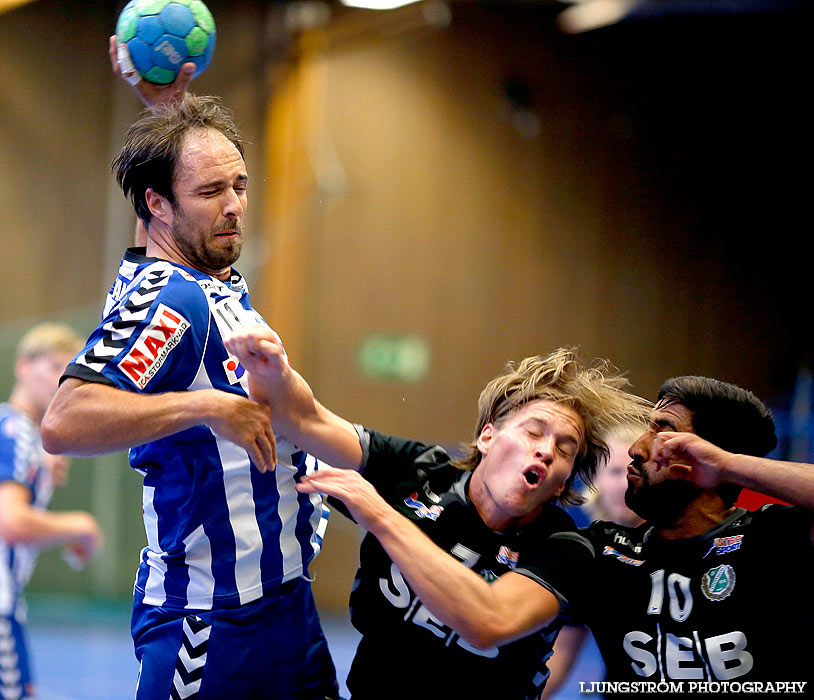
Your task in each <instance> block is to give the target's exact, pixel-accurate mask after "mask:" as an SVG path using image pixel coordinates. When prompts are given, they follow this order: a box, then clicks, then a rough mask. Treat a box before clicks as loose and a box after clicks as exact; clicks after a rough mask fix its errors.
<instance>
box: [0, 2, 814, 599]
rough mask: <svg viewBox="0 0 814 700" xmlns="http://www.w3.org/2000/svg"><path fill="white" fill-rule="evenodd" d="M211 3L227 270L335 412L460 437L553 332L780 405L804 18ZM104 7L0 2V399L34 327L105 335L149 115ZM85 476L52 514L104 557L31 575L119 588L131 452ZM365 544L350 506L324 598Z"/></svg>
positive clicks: (800, 354) (795, 303) (621, 358)
mask: <svg viewBox="0 0 814 700" xmlns="http://www.w3.org/2000/svg"><path fill="white" fill-rule="evenodd" d="M207 4H208V5H209V6H210V8H211V10H212V12H213V14H214V16H215V19H216V22H217V24H218V47H217V49H216V52H215V58H214V60H213V63H212V65H211V66H210V68H208V69H207V71H206V72H205V73H204V74H203V75H202V76H201V77H200V78H199V79H198V80H197V81H196V83H194V85H195V89H196V90H197V91H199V92H214V93H216V94H220V95H222V96H223V97H224V99H225V101H226V103H227V104H229V105H230V106H231V107H232V108H233V109H234V111H235V112H236V114H237V116H238V121H239V123H240V124H241V126H242V127H243V129H244V131H245V135H246V137H247V140H248V141H249V144H248V147H247V161H248V166H249V171H250V175H251V186H250V206H249V209H250V214H249V217H248V229H249V231H250V233H251V235H253V236H254V240H253V241H252V242H251V245H250V247H249V249H248V250H247V251H246V253H245V254H244V256H243V259H242V260H241V265H240V267H241V269H242V270H243V271H244V272H248V276H249V279H250V281H251V283H252V287H253V290H254V300H255V305H256V307H257V308H258V309H259V310H261V311H262V312H263V313H264V315H265V316H266V317H267V318H268V319H269V321H270V322H271V323H272V325H273V326H275V327H276V328H277V329H278V330H279V331H280V333H281V334H282V336H283V339H284V341H285V342H286V345H287V348H288V351H289V353H290V355H291V358H292V362H293V363H294V364H295V366H296V367H297V368H298V369H300V370H301V371H302V373H303V374H304V375H305V376H306V377H308V378H309V379H310V380H311V382H312V384H313V385H314V387H315V389H316V391H317V394H318V396H319V398H320V399H322V400H323V401H324V402H325V403H326V404H327V405H329V406H330V407H332V408H334V409H335V410H337V411H338V412H340V413H342V414H344V415H345V416H346V417H348V418H350V419H352V420H356V421H360V422H366V423H369V424H371V425H374V426H376V427H379V428H382V429H384V430H388V431H393V432H399V433H403V434H408V435H412V436H415V437H419V438H423V439H425V440H434V441H440V442H443V443H445V444H447V445H449V446H453V447H454V446H455V445H456V444H457V443H459V442H460V441H462V440H466V439H468V438H469V431H470V427H471V423H472V421H473V419H474V408H475V402H476V399H477V394H478V391H479V389H480V387H481V386H482V384H483V383H484V382H485V381H486V380H487V379H488V378H490V377H491V376H493V375H494V374H496V373H498V372H499V371H500V369H501V368H502V366H503V365H504V363H505V362H506V361H508V360H510V359H520V358H521V357H523V356H525V355H528V354H531V353H536V352H547V351H549V350H551V349H553V348H554V347H556V346H558V345H562V344H577V345H580V346H581V347H582V348H583V350H584V352H585V354H586V355H602V356H607V357H610V358H611V359H612V360H613V361H614V362H616V363H617V364H618V365H619V366H620V367H622V368H624V369H626V370H627V371H628V372H629V376H630V378H631V380H632V381H633V383H634V385H635V386H636V388H637V389H638V390H639V391H640V392H641V393H643V394H645V395H648V396H652V395H653V393H654V392H655V390H656V388H657V386H658V384H659V382H660V381H661V380H662V379H663V378H665V377H666V376H668V375H673V374H679V373H702V374H710V375H713V376H719V377H721V378H724V379H728V380H730V381H734V382H737V383H742V384H744V385H746V386H749V387H751V388H753V389H754V390H755V391H756V392H757V393H759V394H760V395H761V396H762V397H764V398H766V399H768V400H770V401H772V400H776V401H778V402H782V401H783V400H784V397H785V396H786V394H787V393H788V392H789V391H790V390H791V388H792V386H793V383H794V379H795V376H796V375H797V373H798V370H799V369H800V367H802V366H804V365H805V364H806V363H807V362H809V361H810V360H811V347H812V345H811V343H810V339H811V331H810V324H809V323H808V320H807V319H808V315H809V311H808V306H809V304H808V298H809V294H808V292H807V288H806V281H807V277H808V273H807V268H808V263H807V259H806V257H805V255H804V254H803V252H802V251H803V250H804V247H803V246H804V243H805V241H806V238H807V233H808V229H810V224H809V222H808V216H807V215H808V211H807V207H806V204H805V201H806V197H807V188H806V180H805V163H804V162H803V151H804V147H805V145H806V143H809V145H810V136H809V134H808V124H806V123H804V119H805V115H806V114H807V112H806V111H805V109H804V107H803V104H804V102H803V101H804V99H805V90H804V89H803V86H804V79H803V76H805V75H807V61H808V60H809V59H808V56H807V54H806V52H805V51H804V48H803V46H804V42H803V39H804V36H805V27H806V26H810V25H807V22H806V21H803V19H804V17H805V16H806V15H804V13H803V12H802V11H800V12H796V13H779V12H778V13H768V14H761V15H742V16H717V17H701V16H695V17H683V18H682V17H670V18H661V19H658V18H650V19H643V20H639V21H637V22H630V23H624V24H622V25H620V26H618V27H614V28H608V29H605V30H601V31H598V32H592V33H587V34H583V35H577V36H565V35H563V34H561V33H560V32H559V31H558V30H557V28H556V26H555V23H554V17H555V12H556V10H558V9H559V8H558V7H557V6H556V5H555V4H553V3H548V2H540V3H528V2H519V3H488V4H481V3H473V2H461V3H452V4H451V5H449V7H448V8H447V9H448V10H449V13H448V14H445V13H444V11H443V7H442V6H438V5H431V4H428V3H424V4H422V3H419V4H417V5H413V6H410V7H407V8H404V9H402V10H398V11H394V12H392V13H379V14H376V13H371V12H353V11H349V10H344V11H339V10H337V9H336V8H335V7H334V8H333V10H332V12H331V13H329V14H330V16H331V17H332V19H331V20H330V21H329V22H328V23H327V24H324V25H321V26H317V27H314V28H311V29H308V30H307V31H299V30H292V29H291V28H292V27H294V26H299V27H302V26H303V24H302V21H303V20H302V17H303V16H304V15H303V13H299V14H297V15H296V16H297V17H299V18H300V19H299V21H300V24H299V25H296V24H292V23H291V18H292V17H293V16H294V15H293V14H292V12H291V8H292V7H293V3H279V2H275V3H271V2H269V3H265V2H259V1H258V2H242V1H237V2H217V1H215V0H212V1H211V2H208V3H207ZM77 5H78V6H77ZM300 7H301V6H300ZM433 8H434V9H433ZM312 9H313V8H312ZM428 12H429V15H428ZM115 14H116V6H115V4H114V3H110V2H101V1H96V2H87V3H81V4H77V3H73V2H67V1H66V2H58V1H56V0H50V1H49V0H39V1H38V2H33V3H30V4H29V5H26V6H24V7H21V8H19V9H17V10H13V11H11V12H8V13H6V14H0V74H2V75H3V78H4V83H5V84H6V88H5V89H4V90H3V91H2V93H0V155H1V156H2V160H1V161H0V163H2V167H1V168H0V203H1V204H2V206H3V214H4V216H3V217H2V220H0V253H2V256H3V260H5V261H6V274H5V275H4V276H3V281H2V282H1V283H0V284H2V285H3V286H2V295H3V298H4V299H5V300H6V303H5V304H4V305H3V307H2V310H0V330H1V332H0V348H1V349H2V359H3V360H4V362H3V366H2V367H0V377H2V382H1V383H2V387H0V388H3V390H4V393H5V390H6V389H7V387H8V386H9V385H10V381H11V379H10V376H11V375H10V359H9V357H10V353H11V352H12V349H13V345H14V342H16V338H17V337H19V334H20V333H21V332H22V330H24V328H25V327H26V326H27V325H28V324H29V323H30V322H33V321H34V320H37V319H39V318H42V317H48V318H65V319H68V320H70V321H71V322H72V323H74V324H75V325H76V326H77V328H78V329H79V330H81V331H87V330H89V329H90V328H91V327H92V326H93V325H95V320H94V319H95V318H96V315H97V314H98V310H99V308H100V306H101V299H102V296H103V294H104V292H105V291H106V287H107V285H108V284H109V282H110V279H111V278H112V275H113V273H114V269H115V265H116V263H117V260H118V256H119V254H120V250H121V248H123V247H124V246H125V245H126V244H127V243H128V241H129V238H130V236H131V232H132V227H133V219H132V215H131V214H130V211H129V208H128V206H127V204H126V202H124V200H123V199H122V197H121V195H120V194H119V193H118V192H117V191H116V189H115V184H114V183H113V180H112V177H111V176H110V174H109V165H108V164H109V161H110V158H111V157H112V155H113V154H114V153H115V150H116V148H117V145H118V143H119V141H120V136H121V133H122V132H123V130H124V128H125V127H126V125H127V124H128V123H129V122H130V121H131V120H132V119H133V118H134V117H135V115H136V114H137V112H138V104H137V101H136V100H135V98H134V97H133V96H132V95H131V94H130V93H129V92H128V90H127V89H126V88H125V87H124V86H122V85H119V84H117V83H114V82H113V81H112V79H111V77H110V75H109V65H108V63H107V56H106V38H107V36H108V34H109V33H110V31H111V29H112V26H113V23H114V17H115ZM808 14H809V15H810V12H809V13H808ZM309 16H310V17H311V18H312V19H313V18H314V17H316V18H318V17H319V16H321V15H320V13H319V12H317V13H316V14H315V13H312V14H311V15H309ZM428 17H429V18H428ZM286 18H288V21H287V20H286ZM55 47H67V48H64V50H63V52H62V53H60V54H59V55H57V52H56V51H55ZM371 353H372V355H371ZM371 357H372V358H373V361H371ZM74 477H75V478H74V479H73V481H72V483H71V485H70V486H69V488H68V491H67V492H66V493H64V494H62V495H61V496H60V497H58V498H57V499H56V501H55V507H89V508H91V509H92V510H94V512H96V513H97V514H99V516H100V518H101V519H102V521H103V525H104V526H105V527H106V531H107V532H108V533H109V540H110V542H111V546H109V547H108V548H107V550H106V552H105V555H104V557H103V558H101V559H100V560H99V561H98V562H97V563H94V564H93V565H92V566H91V567H90V569H89V570H88V571H87V572H83V573H81V574H80V575H73V574H70V575H68V574H67V573H66V571H67V570H66V569H65V565H64V564H63V563H62V562H61V561H60V560H59V557H58V555H53V556H50V557H46V558H44V559H43V562H42V565H41V566H40V567H39V568H38V570H37V576H36V580H35V581H34V586H35V587H38V588H40V589H41V590H43V589H44V590H76V591H86V590H90V591H95V592H97V593H99V594H108V595H114V594H127V593H129V591H130V589H131V586H132V576H133V571H134V568H135V561H136V555H137V552H138V550H139V549H140V547H141V546H142V545H143V541H144V536H143V532H142V527H141V522H140V512H139V508H140V491H139V480H138V478H137V477H136V475H134V474H132V473H130V471H129V470H128V469H127V467H126V465H125V462H124V458H123V457H122V456H113V457H108V458H104V459H97V460H78V461H77V463H76V465H75V473H74ZM357 538H358V534H357V532H356V531H355V529H354V527H353V526H352V525H350V524H348V523H346V522H341V521H340V518H339V516H336V517H335V520H334V522H333V523H332V525H331V527H330V529H329V532H328V536H327V541H326V549H325V551H324V553H323V554H322V555H321V557H320V559H319V560H318V563H317V566H316V573H317V582H316V586H315V590H316V591H317V595H318V596H319V597H320V600H321V601H322V603H323V604H325V605H335V606H338V607H341V606H343V605H344V604H345V601H346V597H347V590H348V586H349V580H350V577H351V576H352V572H353V568H354V566H355V545H356V541H357Z"/></svg>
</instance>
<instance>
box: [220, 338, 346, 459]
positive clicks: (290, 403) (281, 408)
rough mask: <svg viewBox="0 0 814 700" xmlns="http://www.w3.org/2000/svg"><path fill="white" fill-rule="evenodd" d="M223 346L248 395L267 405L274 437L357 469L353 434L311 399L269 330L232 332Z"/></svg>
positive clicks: (341, 421)
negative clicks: (238, 366)
mask: <svg viewBox="0 0 814 700" xmlns="http://www.w3.org/2000/svg"><path fill="white" fill-rule="evenodd" d="M224 343H225V345H226V348H227V349H228V350H229V352H230V353H231V354H232V355H234V356H236V357H237V358H238V359H239V360H240V362H241V363H242V364H243V366H244V367H245V368H246V370H247V371H248V373H249V395H250V396H251V397H252V398H253V399H255V400H256V401H259V402H261V403H264V404H267V405H268V407H269V410H270V412H271V422H272V425H273V426H274V430H275V431H276V432H277V434H278V435H281V436H284V437H285V438H287V439H288V440H290V441H291V442H292V443H294V444H295V445H297V447H299V448H300V449H303V450H305V451H306V452H308V453H309V454H312V455H314V456H315V457H317V458H318V459H320V460H322V461H323V462H327V463H328V464H331V465H333V466H335V467H341V468H343V469H356V470H358V469H359V468H360V466H361V462H362V448H361V446H360V444H359V435H358V434H357V432H356V429H355V428H354V427H353V425H352V424H351V423H350V422H349V421H347V420H345V419H344V418H341V417H340V416H337V415H336V414H335V413H333V412H331V411H329V410H328V409H327V408H325V407H324V406H323V405H322V404H321V403H319V401H317V400H316V399H315V398H314V392H313V391H311V387H310V386H309V385H308V383H307V382H306V381H305V379H303V378H302V376H300V374H299V373H298V372H296V371H295V370H294V369H292V368H291V365H290V364H289V363H288V358H287V357H286V355H285V352H284V351H283V348H282V346H281V345H280V342H279V340H278V338H277V336H276V335H275V334H274V332H273V331H271V330H270V329H269V328H266V327H264V326H256V327H254V328H250V329H245V330H240V331H238V332H236V333H235V334H234V335H232V336H230V337H228V338H226V339H225V340H224Z"/></svg>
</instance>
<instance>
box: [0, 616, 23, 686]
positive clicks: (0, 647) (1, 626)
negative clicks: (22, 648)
mask: <svg viewBox="0 0 814 700" xmlns="http://www.w3.org/2000/svg"><path fill="white" fill-rule="evenodd" d="M19 661H20V658H19V656H18V655H17V645H16V644H15V642H14V637H13V636H12V634H11V624H10V623H9V621H8V620H5V619H0V698H2V700H18V699H19V698H21V697H23V686H22V684H21V683H20V669H19Z"/></svg>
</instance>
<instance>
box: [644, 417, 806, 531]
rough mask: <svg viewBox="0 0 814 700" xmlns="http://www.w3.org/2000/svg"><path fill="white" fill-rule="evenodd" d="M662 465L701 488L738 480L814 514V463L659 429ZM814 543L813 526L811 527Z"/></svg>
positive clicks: (657, 449) (657, 447) (657, 444)
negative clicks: (762, 454)
mask: <svg viewBox="0 0 814 700" xmlns="http://www.w3.org/2000/svg"><path fill="white" fill-rule="evenodd" d="M653 450H654V459H655V461H656V464H657V466H659V467H660V468H669V469H671V470H672V471H673V473H675V474H678V475H680V476H682V477H683V478H685V479H687V480H689V481H693V482H695V483H696V484H698V485H699V486H701V487H702V488H715V487H716V486H718V485H719V484H725V483H727V484H735V485H737V486H742V487H743V488H748V489H752V490H754V491H758V492H759V493H763V494H766V495H767V496H771V497H773V498H779V499H780V500H782V501H786V502H787V503H791V504H792V505H795V506H798V507H800V508H803V509H805V510H808V511H811V512H812V515H813V516H814V465H811V464H803V463H800V462H781V461H778V460H774V459H767V458H766V457H755V456H752V455H742V454H733V453H731V452H727V451H726V450H722V449H721V448H720V447H717V446H715V445H713V444H712V443H711V442H708V441H707V440H704V439H703V438H701V437H699V436H698V435H695V434H693V433H675V432H670V431H664V432H662V433H659V434H658V436H657V437H656V439H655V441H654V442H653ZM811 541H812V543H814V527H812V530H811Z"/></svg>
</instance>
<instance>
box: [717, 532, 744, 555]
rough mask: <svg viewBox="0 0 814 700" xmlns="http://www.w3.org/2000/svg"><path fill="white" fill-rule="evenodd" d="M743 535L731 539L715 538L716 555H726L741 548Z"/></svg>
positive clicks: (732, 536) (733, 536)
mask: <svg viewBox="0 0 814 700" xmlns="http://www.w3.org/2000/svg"><path fill="white" fill-rule="evenodd" d="M742 542H743V535H731V536H730V537H716V538H715V554H726V553H727V552H734V551H735V550H736V549H740V548H741V543H742Z"/></svg>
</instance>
